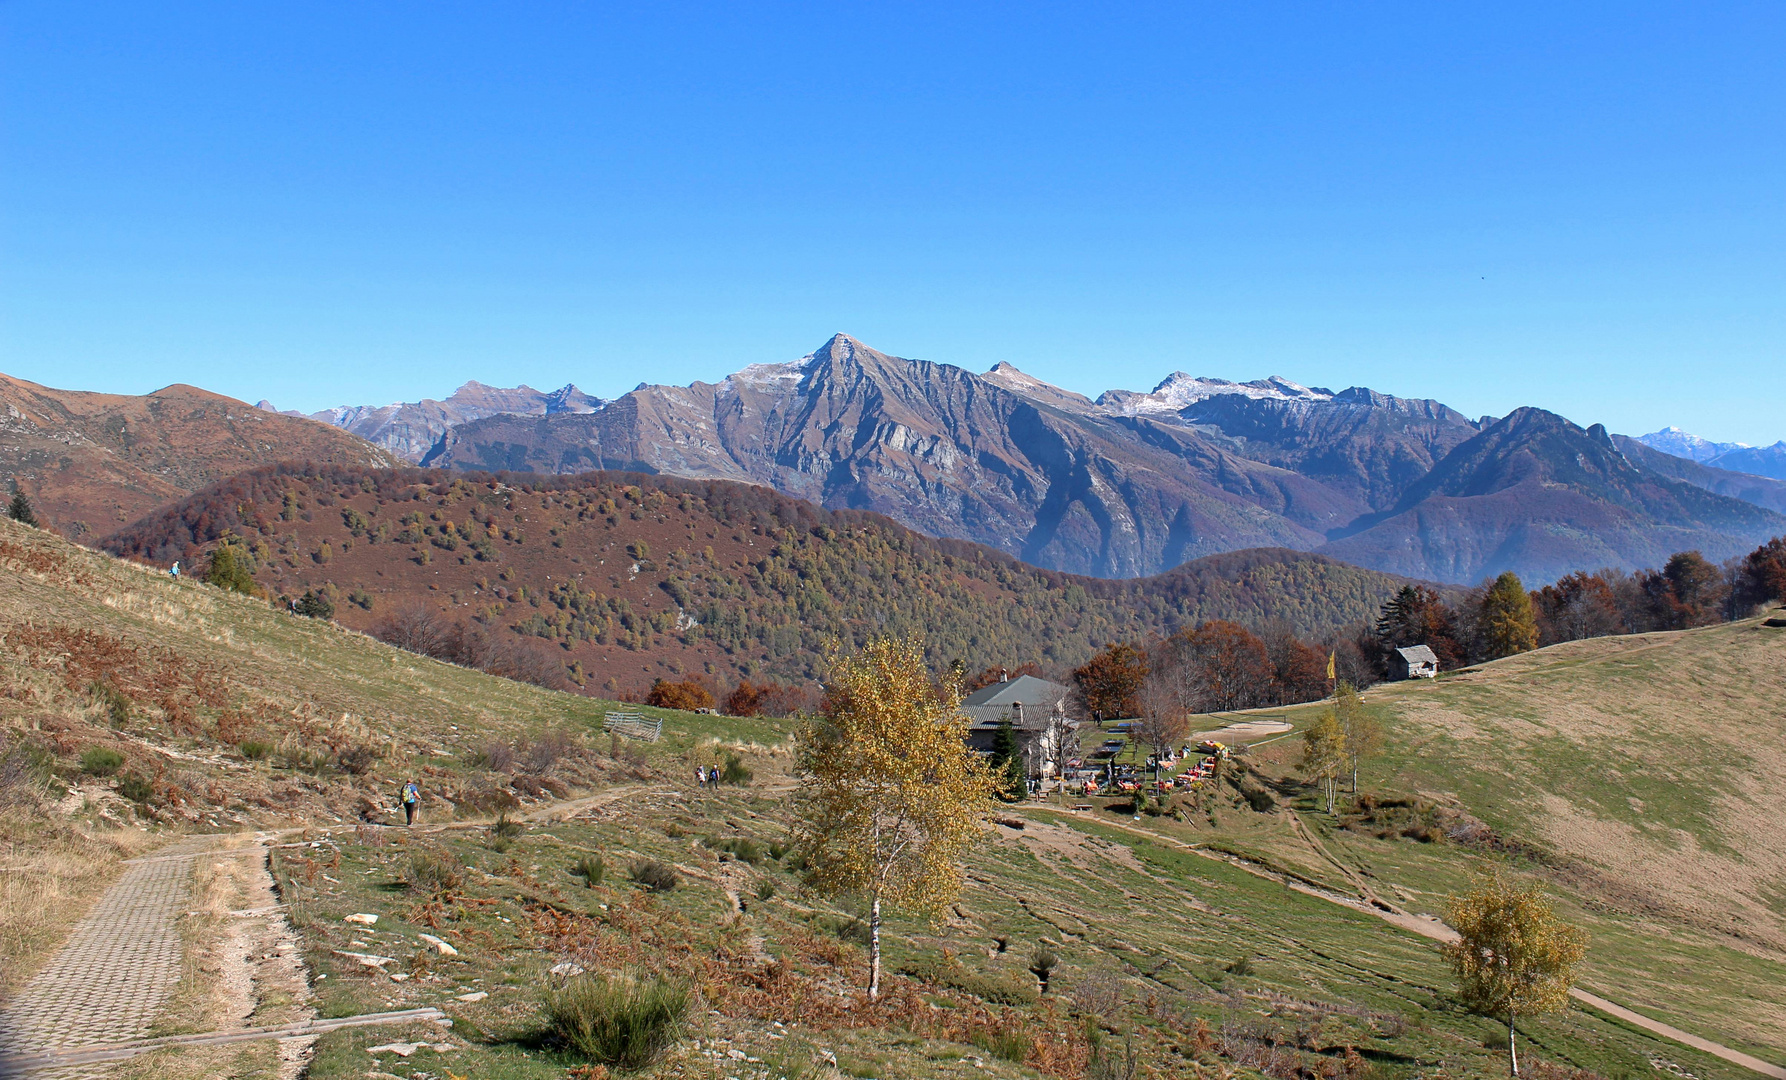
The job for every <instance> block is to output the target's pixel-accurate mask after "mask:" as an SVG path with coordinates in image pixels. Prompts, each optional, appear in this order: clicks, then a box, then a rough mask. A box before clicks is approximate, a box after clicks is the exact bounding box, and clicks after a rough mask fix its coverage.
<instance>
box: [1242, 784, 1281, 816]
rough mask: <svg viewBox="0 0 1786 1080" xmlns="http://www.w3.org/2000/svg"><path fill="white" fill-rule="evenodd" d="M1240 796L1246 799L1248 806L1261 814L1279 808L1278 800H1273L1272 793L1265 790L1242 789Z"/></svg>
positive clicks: (1254, 788)
mask: <svg viewBox="0 0 1786 1080" xmlns="http://www.w3.org/2000/svg"><path fill="white" fill-rule="evenodd" d="M1240 794H1241V795H1242V796H1243V797H1244V798H1245V799H1246V803H1247V805H1248V806H1250V807H1252V808H1253V809H1254V810H1255V811H1256V812H1258V813H1261V814H1263V813H1265V812H1266V811H1268V810H1271V809H1274V808H1275V807H1276V806H1277V800H1276V799H1274V798H1272V797H1271V792H1269V791H1266V790H1265V789H1264V788H1256V787H1249V788H1242V789H1241V792H1240Z"/></svg>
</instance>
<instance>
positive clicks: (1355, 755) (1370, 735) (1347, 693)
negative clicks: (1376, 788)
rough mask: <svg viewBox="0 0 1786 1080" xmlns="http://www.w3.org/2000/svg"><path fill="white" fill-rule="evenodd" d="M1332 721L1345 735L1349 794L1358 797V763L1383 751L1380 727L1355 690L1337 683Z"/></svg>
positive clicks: (1342, 683)
mask: <svg viewBox="0 0 1786 1080" xmlns="http://www.w3.org/2000/svg"><path fill="white" fill-rule="evenodd" d="M1333 718H1334V719H1335V720H1336V721H1338V722H1339V727H1340V733H1341V734H1342V735H1344V736H1345V753H1346V763H1347V765H1349V766H1350V767H1351V770H1352V794H1354V795H1356V794H1358V762H1359V760H1360V759H1361V758H1367V757H1370V756H1371V755H1372V754H1375V753H1376V752H1377V751H1379V750H1381V749H1382V748H1383V725H1382V724H1380V723H1378V722H1377V718H1376V717H1374V716H1372V715H1371V714H1370V713H1368V712H1366V711H1365V710H1364V699H1363V698H1361V697H1359V696H1358V689H1357V687H1355V686H1353V685H1352V684H1351V683H1349V682H1346V681H1345V680H1343V679H1342V680H1340V682H1339V684H1338V685H1337V686H1336V687H1335V688H1334V692H1333Z"/></svg>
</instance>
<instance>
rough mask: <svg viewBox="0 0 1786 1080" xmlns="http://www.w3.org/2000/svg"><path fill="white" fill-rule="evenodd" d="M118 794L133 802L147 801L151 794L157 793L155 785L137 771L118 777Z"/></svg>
mask: <svg viewBox="0 0 1786 1080" xmlns="http://www.w3.org/2000/svg"><path fill="white" fill-rule="evenodd" d="M118 794H120V795H122V796H124V797H125V798H126V799H129V800H130V801H131V802H133V803H145V802H148V801H149V796H151V795H153V794H155V785H154V784H151V783H149V781H147V780H145V779H143V778H142V777H141V776H138V775H137V774H136V773H133V772H127V773H125V774H124V775H123V776H120V777H118Z"/></svg>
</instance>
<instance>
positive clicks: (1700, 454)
mask: <svg viewBox="0 0 1786 1080" xmlns="http://www.w3.org/2000/svg"><path fill="white" fill-rule="evenodd" d="M1637 441H1638V442H1640V443H1642V444H1643V445H1645V446H1647V447H1649V448H1650V449H1652V450H1660V451H1662V452H1663V453H1664V454H1672V455H1674V456H1675V457H1678V458H1686V459H1687V460H1688V461H1697V462H1701V463H1704V462H1707V461H1710V460H1711V459H1713V458H1715V457H1717V456H1718V455H1719V454H1727V453H1729V452H1730V451H1732V450H1747V449H1749V444H1748V443H1740V442H1726V443H1721V442H1712V441H1711V440H1710V439H1702V438H1700V437H1699V436H1698V435H1694V434H1692V433H1691V432H1686V431H1682V430H1681V429H1680V428H1677V427H1674V426H1672V425H1671V426H1669V427H1665V428H1663V429H1662V430H1661V431H1652V432H1650V433H1649V434H1648V435H1639V436H1638V437H1637Z"/></svg>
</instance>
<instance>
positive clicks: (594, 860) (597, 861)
mask: <svg viewBox="0 0 1786 1080" xmlns="http://www.w3.org/2000/svg"><path fill="white" fill-rule="evenodd" d="M607 872H608V867H607V864H606V863H604V862H603V861H602V857H601V856H600V855H584V856H583V857H581V858H579V859H578V860H577V861H576V862H574V863H571V873H572V874H574V875H575V876H577V877H580V878H582V879H583V884H584V886H585V887H587V888H591V889H593V888H595V887H596V886H597V885H600V884H601V883H602V876H603V875H604V874H606V873H607Z"/></svg>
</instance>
